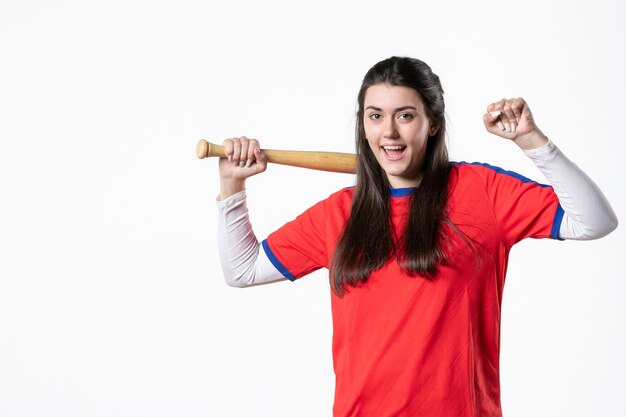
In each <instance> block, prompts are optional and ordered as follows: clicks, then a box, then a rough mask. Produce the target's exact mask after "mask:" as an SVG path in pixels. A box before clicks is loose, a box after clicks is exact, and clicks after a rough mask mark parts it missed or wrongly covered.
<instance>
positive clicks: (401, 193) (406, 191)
mask: <svg viewBox="0 0 626 417" xmlns="http://www.w3.org/2000/svg"><path fill="white" fill-rule="evenodd" d="M415 190H416V188H415V187H406V188H393V187H392V186H389V192H390V193H391V196H392V197H406V196H409V195H413V193H415Z"/></svg>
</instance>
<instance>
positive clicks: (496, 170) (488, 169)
mask: <svg viewBox="0 0 626 417" xmlns="http://www.w3.org/2000/svg"><path fill="white" fill-rule="evenodd" d="M452 165H453V172H455V174H456V176H457V177H458V178H459V180H471V179H472V178H475V179H480V180H481V181H482V182H483V183H489V182H491V181H497V180H505V181H513V182H522V183H534V184H536V185H539V186H545V185H544V184H539V183H537V182H536V181H533V180H531V179H530V178H527V177H525V176H523V175H521V174H519V173H517V172H515V171H510V170H508V169H504V168H501V167H499V166H496V165H492V164H488V163H485V162H466V161H459V162H453V163H452Z"/></svg>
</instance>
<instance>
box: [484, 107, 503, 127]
mask: <svg viewBox="0 0 626 417" xmlns="http://www.w3.org/2000/svg"><path fill="white" fill-rule="evenodd" d="M501 114H502V112H501V111H500V110H497V111H490V112H487V113H485V114H484V115H483V123H484V124H485V127H486V128H487V130H488V131H489V132H493V131H495V130H496V126H497V129H498V130H504V126H503V125H502V122H501V121H500V115H501Z"/></svg>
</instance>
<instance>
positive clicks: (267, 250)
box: [262, 239, 296, 281]
mask: <svg viewBox="0 0 626 417" xmlns="http://www.w3.org/2000/svg"><path fill="white" fill-rule="evenodd" d="M262 245H263V250H265V254H266V255H267V257H268V259H269V260H270V262H271V263H272V265H274V267H276V269H278V271H279V272H280V273H281V274H283V276H284V277H285V278H287V279H288V280H289V281H295V280H296V277H294V276H293V274H292V273H291V272H289V270H288V269H287V268H285V266H284V265H283V264H281V263H280V261H279V260H278V258H277V257H276V255H274V252H272V249H270V245H269V244H268V243H267V239H265V240H263V242H262Z"/></svg>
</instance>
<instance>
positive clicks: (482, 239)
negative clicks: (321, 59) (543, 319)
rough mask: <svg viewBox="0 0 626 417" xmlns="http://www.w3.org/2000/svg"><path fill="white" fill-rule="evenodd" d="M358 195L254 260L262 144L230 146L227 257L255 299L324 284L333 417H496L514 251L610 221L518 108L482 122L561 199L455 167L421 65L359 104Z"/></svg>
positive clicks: (487, 172) (386, 81)
mask: <svg viewBox="0 0 626 417" xmlns="http://www.w3.org/2000/svg"><path fill="white" fill-rule="evenodd" d="M358 104H359V110H358V113H357V124H356V151H357V155H358V168H357V181H356V187H354V188H347V189H343V190H340V191H338V192H336V193H334V194H332V195H331V196H330V197H328V198H327V199H325V200H323V201H321V202H319V203H318V204H316V205H314V206H313V207H311V208H310V209H308V210H307V211H305V212H304V213H303V214H301V215H300V216H298V217H297V218H296V219H295V220H294V221H292V222H289V223H287V224H286V225H285V226H283V227H281V228H280V229H279V230H277V231H276V232H274V233H272V234H271V235H270V236H269V237H268V238H267V239H266V240H264V241H263V242H262V243H261V244H259V243H258V241H257V240H256V237H255V236H254V233H253V232H252V227H251V226H250V223H249V220H248V215H247V209H246V206H245V179H246V178H247V177H249V176H251V175H254V174H257V173H260V172H263V171H264V170H265V168H266V160H265V158H264V156H263V154H262V153H261V152H260V151H259V144H258V142H257V141H256V140H251V139H247V138H245V137H244V138H238V139H229V140H226V141H225V142H224V145H225V146H226V149H227V154H228V155H229V156H228V159H226V158H224V159H222V160H220V180H221V193H220V197H219V201H218V207H219V216H220V219H219V239H220V256H221V260H222V266H223V269H224V274H225V277H226V280H227V282H228V283H229V284H230V285H233V286H240V287H244V286H252V285H258V284H265V283H270V282H275V281H280V280H284V279H290V280H295V279H297V278H300V277H302V276H304V275H306V274H308V273H310V272H312V271H314V270H316V269H319V268H322V267H325V268H329V270H330V271H331V278H330V279H331V287H332V293H331V303H332V312H333V330H334V331H333V362H334V370H335V374H336V389H335V403H334V406H333V413H334V415H335V416H392V415H393V416H405V415H406V416H438V417H439V416H447V415H450V416H477V415H480V416H500V415H501V407H500V386H499V370H498V365H499V349H500V346H499V343H500V340H499V339H500V307H501V299H502V291H503V285H504V278H505V272H506V265H507V259H508V254H509V250H510V248H511V247H512V245H513V244H515V243H516V242H518V241H520V240H521V239H523V238H527V237H533V238H543V237H551V238H554V239H595V238H599V237H602V236H604V235H606V234H608V233H609V232H611V231H612V230H613V229H615V227H616V226H617V219H616V217H615V214H614V213H613V211H612V209H611V207H610V205H609V204H608V202H607V201H606V199H605V198H604V196H603V195H602V193H601V191H600V190H599V189H598V188H597V187H596V186H595V184H593V182H592V181H591V180H590V179H589V178H588V177H587V176H586V175H585V174H584V173H583V172H582V171H580V169H578V168H577V167H576V166H575V165H574V164H573V163H571V162H570V161H569V160H568V159H567V158H566V157H565V156H564V155H563V154H562V153H561V152H560V151H559V149H558V148H557V147H556V146H555V145H554V144H553V143H552V142H550V141H549V140H548V139H547V137H546V136H545V135H544V134H543V133H542V132H541V131H540V130H539V128H538V127H537V125H536V124H535V122H534V120H533V117H532V114H531V111H530V108H529V107H528V105H527V103H526V102H525V101H524V100H523V99H521V98H515V99H502V100H500V101H498V102H496V103H492V104H490V105H489V106H488V107H487V112H486V113H485V115H484V116H483V121H484V124H485V127H486V129H487V131H489V132H491V133H493V134H495V135H497V136H500V137H502V138H505V139H508V140H511V141H512V142H514V143H515V144H516V145H518V146H519V147H520V148H521V149H522V150H523V151H524V153H525V154H526V155H527V156H528V157H529V158H531V159H532V160H533V162H535V164H536V165H537V167H539V169H540V170H541V171H542V172H543V173H544V174H545V175H546V178H548V181H549V182H550V183H551V184H552V186H551V187H550V186H543V185H541V184H537V183H535V182H533V181H530V180H528V179H526V178H524V177H521V176H520V175H518V174H515V173H512V172H509V171H504V170H502V169H500V168H497V167H492V166H489V165H486V164H467V163H450V162H449V160H448V155H447V150H446V145H445V131H446V129H445V128H446V125H445V119H444V110H445V107H444V101H443V90H442V88H441V84H440V82H439V78H438V77H437V75H435V74H433V73H432V71H431V69H430V67H428V65H426V64H425V63H423V62H422V61H419V60H416V59H411V58H399V57H392V58H389V59H386V60H384V61H381V62H379V63H378V64H376V65H375V66H374V67H372V68H371V69H370V70H369V71H368V73H367V74H366V76H365V78H364V80H363V83H362V86H361V90H360V92H359V96H358Z"/></svg>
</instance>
